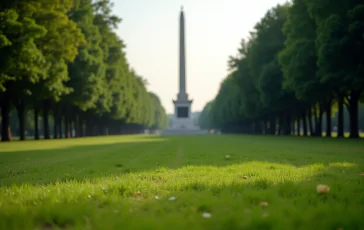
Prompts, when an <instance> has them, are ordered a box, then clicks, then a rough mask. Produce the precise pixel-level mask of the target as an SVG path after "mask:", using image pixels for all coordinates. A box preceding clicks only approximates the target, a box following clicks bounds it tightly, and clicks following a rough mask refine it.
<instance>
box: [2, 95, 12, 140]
mask: <svg viewBox="0 0 364 230" xmlns="http://www.w3.org/2000/svg"><path fill="white" fill-rule="evenodd" d="M7 94H8V93H7V92H5V93H4V99H3V101H2V103H1V119H2V122H1V123H2V125H1V141H3V142H5V141H11V129H10V116H9V113H10V101H9V100H7V99H6V98H7V97H9V96H7Z"/></svg>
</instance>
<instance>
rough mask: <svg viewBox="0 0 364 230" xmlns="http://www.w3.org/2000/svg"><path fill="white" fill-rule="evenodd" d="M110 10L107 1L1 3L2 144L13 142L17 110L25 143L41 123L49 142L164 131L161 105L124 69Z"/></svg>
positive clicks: (123, 55)
mask: <svg viewBox="0 0 364 230" xmlns="http://www.w3.org/2000/svg"><path fill="white" fill-rule="evenodd" d="M111 7H112V2H111V1H109V0H97V1H92V0H59V1H53V0H52V1H51V0H42V1H36V0H30V1H25V0H16V1H4V2H2V3H0V8H1V9H2V12H0V19H1V20H0V21H1V22H0V52H1V55H0V105H1V111H2V130H1V136H2V140H3V141H9V140H11V132H10V131H11V130H12V129H11V122H10V117H9V116H10V114H12V110H13V108H16V114H17V115H18V120H19V122H18V124H19V130H20V131H19V132H20V133H19V135H20V138H21V139H22V140H24V139H25V136H26V130H27V128H29V127H34V135H35V138H36V139H38V138H39V130H38V129H39V119H38V118H39V116H40V115H41V116H42V122H43V123H44V124H42V128H43V129H44V131H43V134H44V138H46V139H49V138H50V134H53V137H54V138H59V137H67V138H69V137H71V136H93V135H103V134H118V133H121V132H122V133H135V132H136V133H138V132H142V130H143V129H144V128H152V127H153V129H161V128H165V127H166V113H165V110H164V108H163V106H162V105H161V104H160V101H159V99H158V100H156V98H157V96H156V95H154V94H153V95H152V94H150V93H148V91H147V85H146V82H145V81H144V80H142V77H141V76H138V75H137V74H136V73H135V71H133V70H132V69H131V68H130V66H129V64H128V62H127V59H126V53H125V43H124V41H123V40H122V39H120V38H119V37H118V36H117V34H116V33H115V31H114V29H115V28H117V26H118V23H120V22H121V19H120V18H118V17H116V16H115V15H112V14H111ZM30 111H33V112H34V116H33V117H34V120H33V121H34V124H32V125H31V124H29V122H32V121H30V120H29V119H28V118H27V117H28V116H29V112H30ZM50 124H52V125H53V129H52V130H51V127H50ZM71 131H74V132H75V134H74V135H72V134H71V133H72V132H71Z"/></svg>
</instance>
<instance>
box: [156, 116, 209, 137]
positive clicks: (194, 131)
mask: <svg viewBox="0 0 364 230" xmlns="http://www.w3.org/2000/svg"><path fill="white" fill-rule="evenodd" d="M203 134H208V131H206V130H201V129H200V128H199V127H198V126H196V125H195V124H194V120H192V119H190V118H174V119H173V120H172V121H171V127H170V128H169V129H166V130H163V131H162V132H161V135H203Z"/></svg>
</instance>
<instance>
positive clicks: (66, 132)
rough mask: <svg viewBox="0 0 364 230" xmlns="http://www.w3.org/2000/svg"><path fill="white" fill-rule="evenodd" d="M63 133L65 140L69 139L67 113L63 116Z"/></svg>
mask: <svg viewBox="0 0 364 230" xmlns="http://www.w3.org/2000/svg"><path fill="white" fill-rule="evenodd" d="M64 133H65V138H70V137H71V135H70V121H69V118H68V112H67V111H66V113H65V115H64Z"/></svg>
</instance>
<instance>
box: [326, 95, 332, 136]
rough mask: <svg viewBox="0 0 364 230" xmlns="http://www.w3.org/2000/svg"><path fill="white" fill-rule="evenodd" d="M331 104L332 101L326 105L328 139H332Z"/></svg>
mask: <svg viewBox="0 0 364 230" xmlns="http://www.w3.org/2000/svg"><path fill="white" fill-rule="evenodd" d="M331 102H332V100H331V99H329V101H328V102H327V103H326V109H325V110H326V137H331V115H332V113H331Z"/></svg>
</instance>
